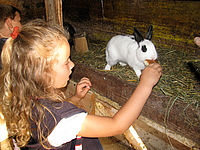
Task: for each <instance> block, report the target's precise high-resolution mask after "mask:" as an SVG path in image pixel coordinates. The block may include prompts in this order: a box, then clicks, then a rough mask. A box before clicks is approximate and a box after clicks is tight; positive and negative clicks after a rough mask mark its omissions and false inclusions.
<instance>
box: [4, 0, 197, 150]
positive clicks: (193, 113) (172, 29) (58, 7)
mask: <svg viewBox="0 0 200 150" xmlns="http://www.w3.org/2000/svg"><path fill="white" fill-rule="evenodd" d="M0 2H1V3H10V4H13V5H15V6H16V7H18V8H19V9H21V10H23V11H22V12H23V16H22V18H24V21H28V20H29V19H34V18H43V19H46V20H47V21H50V22H52V23H57V24H59V25H60V26H61V27H64V28H66V29H68V30H69V32H72V34H71V38H73V39H72V45H71V53H72V56H71V57H72V58H71V59H72V61H74V63H75V68H74V70H73V73H72V76H71V81H70V83H69V85H68V89H69V90H66V94H68V95H72V94H73V92H74V91H75V85H76V83H77V82H78V81H79V80H80V79H81V78H82V77H88V78H90V79H91V82H92V89H91V90H90V92H89V93H88V95H87V96H86V97H85V99H84V100H82V102H81V104H80V105H82V107H84V108H85V109H86V110H87V111H88V112H89V113H93V114H99V115H107V116H112V115H113V114H114V113H116V111H117V110H118V109H119V108H120V107H121V106H122V105H123V104H124V103H125V102H126V100H127V99H128V98H129V96H130V95H131V93H132V91H133V90H134V89H135V87H136V85H137V83H138V79H137V78H136V75H135V73H134V71H133V70H132V69H131V68H130V67H128V66H126V67H121V66H119V65H116V66H113V68H112V69H111V70H110V71H105V70H104V67H105V65H106V61H105V48H106V44H107V42H108V41H109V39H110V38H111V37H113V36H114V35H118V34H120V35H126V34H130V35H132V34H133V27H137V28H138V29H139V30H140V31H141V33H142V34H144V33H146V30H147V28H148V26H149V25H153V27H154V29H153V37H152V41H153V43H154V44H155V46H156V49H157V52H158V61H159V63H160V64H161V65H162V66H163V75H162V77H161V79H160V81H159V83H158V84H157V85H156V86H155V87H154V89H153V93H152V94H151V96H150V97H149V99H148V101H147V103H146V104H145V106H144V108H143V110H142V113H141V115H140V116H139V118H138V119H137V120H136V121H135V122H134V123H133V124H132V126H131V127H130V128H129V129H128V130H127V131H126V132H125V133H124V134H123V135H119V136H116V137H114V138H116V139H117V140H119V141H120V142H121V143H123V144H124V145H126V146H127V149H132V148H134V149H141V150H143V149H150V150H151V149H152V150H154V149H155V150H159V149H160V150H161V149H166V150H167V149H180V150H187V149H194V150H195V149H199V148H200V109H199V107H200V78H199V76H200V75H199V74H200V73H199V69H198V68H200V48H199V47H197V46H196V45H195V44H194V42H193V39H194V37H195V36H198V34H200V15H199V10H200V2H199V1H190V0H173V1H171V0H161V1H157V0H95V1H94V0H81V1H79V0H24V1H20V0H0ZM199 36H200V35H199ZM80 37H81V38H82V39H81V40H80V39H79V38H80ZM78 39H79V41H78ZM77 44H79V46H80V48H82V47H84V52H82V51H81V52H80V51H77ZM81 46H82V47H81ZM102 139H103V138H102ZM105 149H106V148H105Z"/></svg>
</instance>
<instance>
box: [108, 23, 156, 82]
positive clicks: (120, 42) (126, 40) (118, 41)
mask: <svg viewBox="0 0 200 150" xmlns="http://www.w3.org/2000/svg"><path fill="white" fill-rule="evenodd" d="M152 34H153V26H152V25H150V26H149V29H148V32H147V36H146V38H145V39H144V38H143V36H142V35H141V33H140V32H139V31H138V30H137V29H136V28H135V27H134V33H133V35H117V36H114V37H112V38H111V40H110V41H109V42H108V44H107V46H106V61H107V65H106V66H105V70H110V68H111V67H112V66H113V65H115V64H117V63H118V62H119V63H120V65H122V66H125V65H126V64H128V65H129V66H130V67H132V68H133V70H134V71H135V73H136V75H137V77H138V78H140V75H141V71H142V70H143V69H144V68H145V61H146V60H156V59H157V57H158V55H157V52H156V49H155V46H154V44H153V43H152V41H151V38H152Z"/></svg>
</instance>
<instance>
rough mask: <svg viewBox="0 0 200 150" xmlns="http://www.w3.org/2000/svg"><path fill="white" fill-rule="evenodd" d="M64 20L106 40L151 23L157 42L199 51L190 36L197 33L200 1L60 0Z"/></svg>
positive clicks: (198, 31)
mask: <svg viewBox="0 0 200 150" xmlns="http://www.w3.org/2000/svg"><path fill="white" fill-rule="evenodd" d="M63 13H64V16H65V17H64V21H67V22H70V23H71V24H73V25H74V26H76V28H78V29H82V30H85V31H87V32H88V35H89V36H90V37H92V38H95V39H99V40H104V41H107V40H109V38H110V37H111V36H112V35H115V34H132V33H133V27H134V26H136V27H137V28H138V29H139V30H140V31H141V32H142V33H146V30H147V28H148V26H149V25H150V24H152V25H153V26H154V36H153V40H155V41H156V43H157V45H159V44H161V45H162V46H167V47H168V46H170V47H171V46H175V47H180V48H181V49H182V48H185V49H187V50H188V48H189V49H191V51H193V50H194V51H195V52H197V53H199V50H198V48H197V46H196V45H195V44H194V42H193V39H194V36H195V34H197V33H200V1H176V0H163V1H162V0H161V1H158V0H117V1H116V0H97V1H94V0H82V1H79V0H63Z"/></svg>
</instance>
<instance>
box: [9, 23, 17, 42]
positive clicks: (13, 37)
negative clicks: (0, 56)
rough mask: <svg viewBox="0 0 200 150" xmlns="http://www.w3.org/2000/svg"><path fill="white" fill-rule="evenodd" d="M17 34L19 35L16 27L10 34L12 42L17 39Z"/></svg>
mask: <svg viewBox="0 0 200 150" xmlns="http://www.w3.org/2000/svg"><path fill="white" fill-rule="evenodd" d="M18 34H19V27H18V26H16V27H14V29H13V33H11V35H10V36H11V37H12V39H13V40H14V39H16V38H17V36H18Z"/></svg>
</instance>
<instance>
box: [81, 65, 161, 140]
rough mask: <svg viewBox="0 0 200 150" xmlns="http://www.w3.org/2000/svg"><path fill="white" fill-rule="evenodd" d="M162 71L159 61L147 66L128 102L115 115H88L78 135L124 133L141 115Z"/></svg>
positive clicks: (93, 135) (103, 135) (100, 135)
mask: <svg viewBox="0 0 200 150" xmlns="http://www.w3.org/2000/svg"><path fill="white" fill-rule="evenodd" d="M161 71H162V68H161V66H160V65H159V64H157V63H155V64H151V65H149V66H148V67H146V68H145V69H144V70H143V72H142V75H141V78H140V82H139V84H138V86H137V88H136V89H135V91H134V92H133V94H132V95H131V97H130V98H129V99H128V101H127V102H126V104H125V105H124V106H123V107H122V108H121V109H120V110H119V111H118V112H117V113H116V114H115V115H114V116H113V117H101V116H95V115H87V117H86V119H85V121H84V122H83V124H82V128H81V130H80V132H79V133H78V135H80V136H86V137H105V136H113V135H117V134H122V133H123V132H124V131H125V130H127V129H128V127H129V126H130V125H131V124H132V123H133V122H134V121H135V120H136V119H137V117H138V116H139V114H140V112H141V110H142V108H143V106H144V104H145V102H146V101H147V99H148V97H149V95H150V94H151V91H152V88H153V87H154V86H155V84H156V83H157V82H158V80H159V79H160V76H161Z"/></svg>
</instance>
